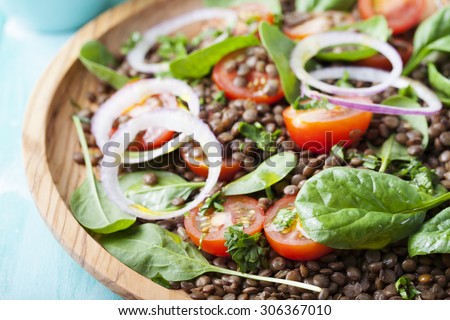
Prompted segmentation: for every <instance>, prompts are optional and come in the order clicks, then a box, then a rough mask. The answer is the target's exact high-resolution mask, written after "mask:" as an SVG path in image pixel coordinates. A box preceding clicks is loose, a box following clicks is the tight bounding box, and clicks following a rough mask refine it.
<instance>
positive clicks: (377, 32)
mask: <svg viewBox="0 0 450 320" xmlns="http://www.w3.org/2000/svg"><path fill="white" fill-rule="evenodd" d="M334 30H341V31H345V30H356V31H358V32H361V33H365V34H367V35H369V36H372V37H374V38H375V39H378V40H381V41H387V39H388V38H389V37H390V36H391V33H392V30H391V29H389V26H388V23H387V20H386V18H385V17H384V16H375V17H373V18H370V19H367V20H362V21H358V22H355V23H352V24H349V25H345V26H340V27H337V28H334ZM376 53H377V52H376V50H374V49H372V48H369V47H365V46H356V49H352V50H343V51H341V52H334V51H332V49H330V50H322V51H321V52H319V54H318V55H317V56H316V57H317V58H318V59H321V60H325V61H357V60H361V59H365V58H368V57H371V56H373V55H374V54H376Z"/></svg>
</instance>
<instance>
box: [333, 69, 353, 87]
mask: <svg viewBox="0 0 450 320" xmlns="http://www.w3.org/2000/svg"><path fill="white" fill-rule="evenodd" d="M349 80H350V74H349V73H348V71H347V70H346V71H344V74H343V76H342V78H341V79H339V80H338V81H337V82H336V85H337V86H339V87H342V88H353V85H352V84H351V83H350V81H349Z"/></svg>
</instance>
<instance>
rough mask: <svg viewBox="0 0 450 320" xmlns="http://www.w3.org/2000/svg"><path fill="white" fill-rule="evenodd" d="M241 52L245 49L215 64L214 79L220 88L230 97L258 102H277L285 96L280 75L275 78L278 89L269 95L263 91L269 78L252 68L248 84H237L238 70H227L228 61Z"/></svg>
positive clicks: (243, 52) (248, 76) (247, 77)
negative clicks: (235, 81)
mask: <svg viewBox="0 0 450 320" xmlns="http://www.w3.org/2000/svg"><path fill="white" fill-rule="evenodd" d="M240 54H245V49H243V50H238V51H236V52H233V53H231V54H229V55H227V56H225V57H224V58H222V60H220V61H219V63H217V64H216V65H215V66H214V69H213V73H212V79H213V81H214V83H215V84H216V85H217V87H219V89H220V90H222V91H224V92H225V95H226V97H227V98H229V99H250V100H253V101H255V102H257V103H269V104H271V103H275V102H277V101H278V100H281V99H282V98H283V97H284V93H283V89H282V87H281V81H280V79H279V77H277V78H274V79H273V80H276V81H278V90H277V92H276V93H275V94H274V95H267V94H265V93H264V92H263V89H264V86H265V84H266V83H267V81H268V80H269V76H268V75H267V73H265V72H258V71H256V70H254V69H252V70H251V71H250V72H249V73H248V75H247V76H246V80H247V82H248V84H247V85H246V86H244V87H239V86H236V85H235V84H234V83H233V80H234V79H235V78H236V76H237V71H236V70H235V71H228V70H226V67H225V66H226V64H227V62H228V61H230V60H233V59H235V58H236V57H237V56H239V55H240Z"/></svg>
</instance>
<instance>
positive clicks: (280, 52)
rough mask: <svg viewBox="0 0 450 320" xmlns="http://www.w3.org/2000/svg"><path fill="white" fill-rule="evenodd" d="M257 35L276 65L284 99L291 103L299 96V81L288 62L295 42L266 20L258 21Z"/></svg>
mask: <svg viewBox="0 0 450 320" xmlns="http://www.w3.org/2000/svg"><path fill="white" fill-rule="evenodd" d="M259 35H260V37H261V42H262V44H263V46H264V48H265V49H266V50H267V53H268V54H269V56H270V58H271V59H272V60H273V62H274V63H275V66H276V67H277V70H278V74H279V75H280V80H281V85H282V87H283V91H284V94H285V97H286V100H287V101H288V102H289V103H291V104H293V103H294V102H295V100H296V99H297V98H298V97H299V96H300V82H299V81H298V79H297V77H296V76H295V74H294V72H293V71H292V68H291V67H290V62H289V60H290V57H291V52H292V50H293V49H294V47H295V43H294V41H292V40H291V39H289V38H288V37H286V35H284V33H283V32H281V31H280V29H278V28H277V27H275V26H272V25H270V24H269V23H267V22H262V23H260V25H259Z"/></svg>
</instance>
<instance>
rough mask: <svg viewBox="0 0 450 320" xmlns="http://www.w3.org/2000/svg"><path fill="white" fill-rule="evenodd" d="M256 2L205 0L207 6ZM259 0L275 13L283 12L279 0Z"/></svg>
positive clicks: (229, 5) (227, 5)
mask: <svg viewBox="0 0 450 320" xmlns="http://www.w3.org/2000/svg"><path fill="white" fill-rule="evenodd" d="M255 2H256V1H255V0H203V3H204V5H205V7H234V6H238V5H241V4H244V3H255ZM257 2H258V3H260V4H262V5H264V6H266V7H267V9H269V10H270V11H272V12H273V13H279V12H281V6H280V1H279V0H258V1H257Z"/></svg>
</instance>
